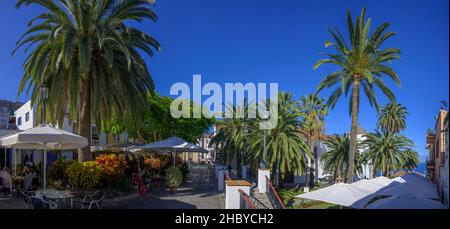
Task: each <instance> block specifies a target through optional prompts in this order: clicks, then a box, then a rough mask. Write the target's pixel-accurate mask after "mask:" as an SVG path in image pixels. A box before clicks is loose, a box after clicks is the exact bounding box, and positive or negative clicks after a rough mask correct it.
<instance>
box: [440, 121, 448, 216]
mask: <svg viewBox="0 0 450 229" xmlns="http://www.w3.org/2000/svg"><path fill="white" fill-rule="evenodd" d="M448 122H449V121H448V113H447V115H446V118H445V120H444V132H445V152H444V158H443V161H444V163H443V165H442V168H441V173H440V174H439V189H440V190H439V194H440V198H441V201H442V203H444V204H445V206H447V208H448V207H449V180H448V178H449V165H448V164H449V158H448V140H449V139H448V135H449V129H448Z"/></svg>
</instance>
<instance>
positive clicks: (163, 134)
mask: <svg viewBox="0 0 450 229" xmlns="http://www.w3.org/2000/svg"><path fill="white" fill-rule="evenodd" d="M172 102H173V99H172V98H170V97H167V96H161V95H158V94H149V95H148V98H147V102H146V103H144V104H143V105H142V106H143V112H142V113H141V114H142V116H143V117H142V119H143V122H142V123H141V124H140V125H139V127H138V131H139V136H141V137H142V139H143V140H144V141H145V142H154V141H160V140H163V139H166V138H169V137H172V136H178V137H180V138H183V139H184V140H187V141H190V142H197V141H198V139H199V138H200V137H201V136H202V134H204V133H205V132H207V131H208V129H209V128H210V127H211V125H212V124H214V123H215V119H214V118H205V117H201V118H183V117H180V118H174V117H172V115H171V113H170V105H171V103H172ZM189 104H190V112H191V113H192V110H193V107H194V106H197V104H194V102H192V101H189ZM131 128H134V126H131ZM125 129H126V130H127V131H128V126H127V127H125Z"/></svg>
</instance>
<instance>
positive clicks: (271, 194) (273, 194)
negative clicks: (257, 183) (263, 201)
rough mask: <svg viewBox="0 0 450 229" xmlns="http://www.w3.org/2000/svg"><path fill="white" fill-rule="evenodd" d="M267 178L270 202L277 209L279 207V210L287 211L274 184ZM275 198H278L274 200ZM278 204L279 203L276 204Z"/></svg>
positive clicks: (267, 192) (267, 191)
mask: <svg viewBox="0 0 450 229" xmlns="http://www.w3.org/2000/svg"><path fill="white" fill-rule="evenodd" d="M265 177H266V194H267V196H268V197H269V200H270V201H271V202H272V204H273V205H274V207H275V208H277V206H279V207H278V208H281V209H285V208H286V207H285V206H284V203H283V201H282V200H281V198H280V196H278V193H277V191H276V190H275V188H274V187H273V185H272V182H271V181H270V179H269V178H268V177H267V176H265ZM274 197H275V198H276V200H273V199H274ZM276 202H278V203H276Z"/></svg>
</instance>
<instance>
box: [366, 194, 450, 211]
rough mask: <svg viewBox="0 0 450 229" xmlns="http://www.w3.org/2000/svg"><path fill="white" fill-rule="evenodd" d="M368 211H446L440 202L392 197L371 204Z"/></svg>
mask: <svg viewBox="0 0 450 229" xmlns="http://www.w3.org/2000/svg"><path fill="white" fill-rule="evenodd" d="M366 208H367V209H446V207H445V206H444V205H443V204H442V203H441V202H439V201H436V200H430V199H426V198H420V197H414V196H408V195H403V196H390V197H386V198H383V199H380V200H377V201H375V202H373V203H371V204H369V205H368V206H367V207H366Z"/></svg>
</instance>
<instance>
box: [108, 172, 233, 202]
mask: <svg viewBox="0 0 450 229" xmlns="http://www.w3.org/2000/svg"><path fill="white" fill-rule="evenodd" d="M224 198H225V197H224V194H223V193H219V192H217V180H216V179H215V176H214V170H212V169H208V168H207V167H194V168H191V169H190V173H189V174H188V177H187V181H186V183H185V184H184V185H183V186H182V187H180V188H179V189H178V191H177V192H175V193H174V194H172V193H170V192H169V191H167V190H166V189H165V188H159V189H157V190H155V191H152V192H150V193H148V194H147V195H146V196H145V197H144V199H142V198H136V199H132V200H129V201H126V202H125V203H117V204H115V205H111V206H105V208H126V209H195V208H197V209H223V208H225V199H224Z"/></svg>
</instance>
